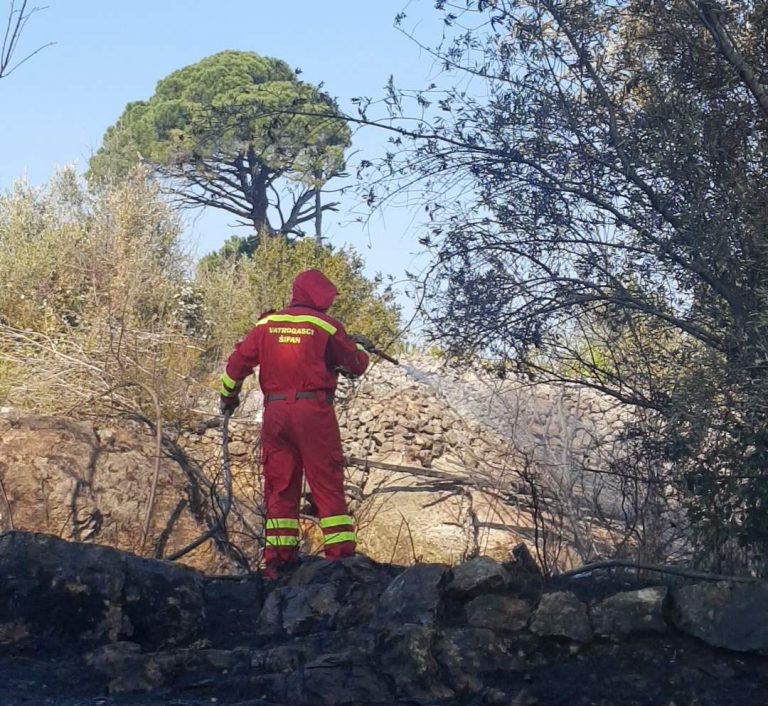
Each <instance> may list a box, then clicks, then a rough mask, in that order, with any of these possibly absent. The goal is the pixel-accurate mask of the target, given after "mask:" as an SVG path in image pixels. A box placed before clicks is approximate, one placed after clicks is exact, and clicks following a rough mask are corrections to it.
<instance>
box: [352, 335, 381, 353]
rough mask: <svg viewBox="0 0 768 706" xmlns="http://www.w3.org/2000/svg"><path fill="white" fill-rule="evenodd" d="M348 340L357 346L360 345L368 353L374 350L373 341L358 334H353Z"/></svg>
mask: <svg viewBox="0 0 768 706" xmlns="http://www.w3.org/2000/svg"><path fill="white" fill-rule="evenodd" d="M350 338H351V339H352V340H353V341H354V342H355V343H357V344H359V345H361V346H362V347H363V348H365V350H367V351H368V352H369V353H370V352H371V351H373V350H375V349H376V346H375V345H373V341H372V340H371V339H370V338H368V337H367V336H361V335H360V334H359V333H356V334H354V335H353V336H350Z"/></svg>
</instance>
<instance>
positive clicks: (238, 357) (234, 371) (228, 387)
mask: <svg viewBox="0 0 768 706" xmlns="http://www.w3.org/2000/svg"><path fill="white" fill-rule="evenodd" d="M260 335H261V332H260V331H259V329H258V328H255V329H254V330H253V331H251V332H250V333H249V334H248V335H247V336H246V337H245V338H244V339H243V340H242V341H240V343H237V344H236V345H235V350H234V351H232V355H230V356H229V359H228V360H227V367H226V369H225V372H224V374H223V375H222V376H221V394H222V395H223V396H224V397H230V396H231V395H233V394H237V393H238V392H239V391H240V388H241V387H242V384H243V380H245V378H247V377H248V376H249V375H250V374H251V373H252V372H253V369H254V368H255V367H256V366H257V365H258V364H259V337H260Z"/></svg>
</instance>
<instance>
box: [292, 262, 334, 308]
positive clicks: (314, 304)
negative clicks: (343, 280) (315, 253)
mask: <svg viewBox="0 0 768 706" xmlns="http://www.w3.org/2000/svg"><path fill="white" fill-rule="evenodd" d="M337 293H338V292H337V290H336V287H335V286H334V284H333V282H331V280H329V279H328V278H327V277H326V276H325V275H324V274H323V273H322V272H320V270H306V271H305V272H302V273H300V274H299V275H297V276H296V279H295V280H293V297H292V299H291V306H308V307H310V308H312V309H318V310H319V311H327V310H328V309H330V308H331V304H333V300H334V299H336V294H337Z"/></svg>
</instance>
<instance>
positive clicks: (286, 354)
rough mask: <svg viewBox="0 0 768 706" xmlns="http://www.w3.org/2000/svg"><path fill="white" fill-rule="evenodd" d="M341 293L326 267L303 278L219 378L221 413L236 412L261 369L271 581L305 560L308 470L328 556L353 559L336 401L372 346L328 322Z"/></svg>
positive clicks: (258, 326)
mask: <svg viewBox="0 0 768 706" xmlns="http://www.w3.org/2000/svg"><path fill="white" fill-rule="evenodd" d="M336 294H337V291H336V287H335V286H334V285H333V283H331V282H330V280H328V278H326V277H325V275H324V274H323V273H322V272H320V271H319V270H307V271H306V272H302V273H301V274H299V275H298V276H297V277H296V279H295V280H294V282H293V297H292V299H291V303H290V306H289V307H288V308H287V309H284V310H283V311H279V312H272V313H268V314H266V315H263V316H262V318H261V319H259V321H258V322H257V323H256V326H255V327H254V329H253V330H252V331H251V332H250V333H249V334H248V335H247V336H246V338H245V339H244V340H243V341H241V342H240V343H238V344H237V345H236V346H235V350H234V352H233V353H232V355H231V356H230V357H229V360H228V361H227V367H226V372H225V373H224V375H222V388H221V407H222V410H223V411H225V410H230V411H233V410H234V409H235V408H236V407H237V406H238V404H239V403H240V400H239V397H238V393H239V392H240V388H241V386H242V382H243V380H244V379H245V378H246V377H247V376H248V375H250V374H251V373H252V372H253V370H254V368H256V367H257V366H258V367H259V385H260V386H261V390H262V392H263V393H264V420H263V425H262V430H261V445H262V454H263V457H262V458H263V466H264V495H265V501H266V506H267V519H266V527H265V538H266V546H265V550H264V562H265V564H266V569H265V573H266V575H267V576H268V577H272V578H274V577H276V576H277V575H278V574H279V572H280V570H281V569H282V568H286V567H287V566H290V565H291V564H293V563H295V562H296V560H297V558H298V549H299V500H300V495H301V478H302V476H301V474H302V468H303V470H304V473H305V474H306V477H307V482H308V483H309V487H310V490H311V491H312V499H313V501H314V504H315V507H316V508H317V511H318V515H319V517H320V527H321V528H322V530H323V534H324V549H325V556H326V557H327V558H328V559H341V558H343V557H347V556H352V555H353V554H354V552H355V529H354V525H353V520H352V518H351V517H350V516H349V513H348V511H347V505H346V500H345V498H344V482H343V481H344V468H343V455H342V448H341V437H340V435H339V425H338V422H337V421H336V414H335V412H334V409H333V394H334V391H335V389H336V382H337V379H338V373H339V372H343V373H344V374H346V375H348V376H352V377H356V376H358V375H361V374H362V373H364V372H365V370H366V368H367V367H368V356H367V355H366V353H365V349H366V348H372V344H371V343H370V341H368V339H366V338H365V337H363V336H355V337H352V336H349V335H347V333H346V331H345V330H344V326H342V324H341V323H340V322H338V321H336V320H335V319H334V318H332V317H331V316H328V314H327V313H326V311H327V310H328V309H329V308H330V306H331V304H332V303H333V300H334V299H335V298H336Z"/></svg>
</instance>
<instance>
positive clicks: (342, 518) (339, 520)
mask: <svg viewBox="0 0 768 706" xmlns="http://www.w3.org/2000/svg"><path fill="white" fill-rule="evenodd" d="M354 524H355V521H354V520H353V519H352V518H351V517H350V516H349V515H333V516H332V517H323V518H322V519H321V520H320V526H321V527H322V528H323V529H325V528H326V527H338V526H339V525H354Z"/></svg>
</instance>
